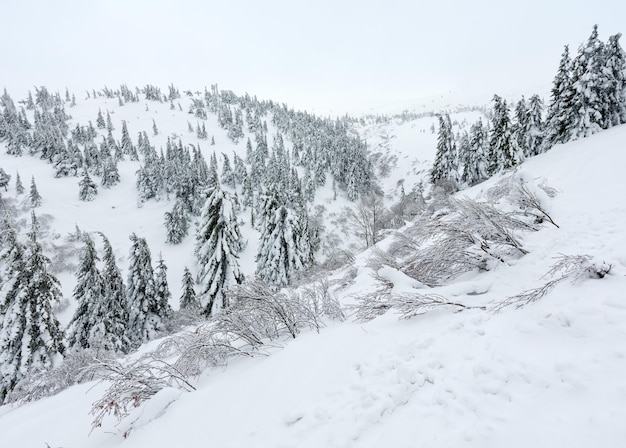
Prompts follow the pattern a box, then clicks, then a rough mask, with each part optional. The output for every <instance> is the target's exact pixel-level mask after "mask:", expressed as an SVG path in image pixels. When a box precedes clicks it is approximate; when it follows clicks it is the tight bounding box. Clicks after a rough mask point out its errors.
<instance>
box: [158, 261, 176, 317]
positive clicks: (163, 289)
mask: <svg viewBox="0 0 626 448" xmlns="http://www.w3.org/2000/svg"><path fill="white" fill-rule="evenodd" d="M154 288H155V291H156V296H157V300H158V302H159V308H160V310H161V313H162V314H161V315H162V316H163V317H165V318H167V317H168V316H169V315H171V313H172V307H171V306H170V299H171V298H172V293H171V292H170V288H169V285H168V283H167V266H166V264H165V260H163V256H162V255H161V254H160V253H159V259H158V260H157V265H156V267H155V268H154Z"/></svg>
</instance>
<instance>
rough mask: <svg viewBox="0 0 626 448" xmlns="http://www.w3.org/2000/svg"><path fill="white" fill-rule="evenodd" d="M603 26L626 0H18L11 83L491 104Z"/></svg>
mask: <svg viewBox="0 0 626 448" xmlns="http://www.w3.org/2000/svg"><path fill="white" fill-rule="evenodd" d="M594 23H598V25H599V31H600V37H601V39H602V40H606V38H607V37H608V36H609V35H611V34H614V33H617V32H626V1H624V0H595V1H592V0H558V1H557V0H554V1H551V0H519V1H516V2H507V1H503V0H485V1H481V0H472V1H466V0H431V1H429V2H422V1H417V0H416V1H409V0H406V1H399V0H385V1H373V0H358V1H356V0H346V1H341V0H332V1H331V0H315V1H306V0H291V1H287V0H262V1H261V0H259V1H254V0H239V1H238V0H230V1H210V0H208V1H206V0H204V1H203V0H176V1H159V0H150V1H148V0H144V1H140V0H101V1H91V0H89V1H86V0H55V1H50V0H39V1H28V0H21V1H8V0H7V1H4V2H3V5H2V9H1V12H0V55H1V59H0V85H4V86H6V87H7V88H8V90H9V92H10V93H11V92H13V94H14V95H15V96H20V97H21V95H22V92H25V91H26V89H28V88H32V86H33V85H46V86H48V87H49V88H53V89H55V90H58V89H64V87H65V86H68V87H69V88H70V90H71V91H72V92H75V93H76V94H77V96H79V97H82V96H84V93H83V91H84V89H87V88H88V89H91V88H100V87H102V86H104V85H108V86H109V87H117V86H119V84H121V83H127V84H128V85H129V86H135V85H145V84H146V83H152V84H159V85H163V86H165V85H167V84H169V83H170V82H174V84H175V85H177V86H178V87H179V88H181V89H187V88H192V89H196V88H202V87H203V86H205V85H206V86H209V85H210V84H212V83H215V82H217V83H219V85H220V88H225V89H231V90H234V91H235V92H237V93H244V92H246V91H247V92H249V93H251V94H256V95H257V96H259V97H260V98H271V99H275V100H278V101H280V102H287V103H289V104H290V105H294V106H296V107H299V108H306V109H310V110H315V111H316V112H319V113H328V112H333V113H342V112H344V111H355V110H359V109H365V108H369V107H371V106H379V105H381V104H392V103H406V104H410V102H412V101H417V100H419V99H420V98H424V97H436V96H439V95H441V94H449V93H450V92H453V94H455V95H458V96H459V98H461V99H463V98H474V97H475V98H477V99H481V98H486V100H485V101H488V99H489V97H490V96H491V95H492V94H493V93H496V92H498V93H502V94H504V95H511V94H527V95H529V94H532V93H534V92H535V91H540V90H541V89H543V90H544V91H546V90H547V89H549V86H550V82H551V80H552V77H553V76H554V73H555V71H556V68H557V66H558V61H559V58H560V54H561V51H562V47H563V45H564V44H570V45H571V46H572V48H573V49H576V48H577V47H578V45H579V44H580V43H582V42H583V41H585V40H586V39H587V37H588V35H589V34H590V32H591V29H592V26H593V24H594ZM623 40H625V41H626V39H623ZM622 45H623V46H624V45H626V43H625V42H622Z"/></svg>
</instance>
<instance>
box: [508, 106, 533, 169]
mask: <svg viewBox="0 0 626 448" xmlns="http://www.w3.org/2000/svg"><path fill="white" fill-rule="evenodd" d="M529 115H530V112H529V110H528V106H527V104H526V100H525V99H524V97H522V99H521V100H519V101H518V102H517V104H516V105H515V114H514V121H513V125H512V126H511V134H512V135H511V150H512V152H513V154H514V158H515V159H516V160H518V161H519V162H521V161H523V160H525V159H526V158H528V157H530V156H531V153H530V148H529V146H528V139H529V134H530V116H529Z"/></svg>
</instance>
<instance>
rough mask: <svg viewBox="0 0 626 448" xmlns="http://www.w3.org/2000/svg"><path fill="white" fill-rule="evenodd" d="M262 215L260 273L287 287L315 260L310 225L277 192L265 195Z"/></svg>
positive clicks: (277, 284)
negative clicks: (298, 273) (309, 230)
mask: <svg viewBox="0 0 626 448" xmlns="http://www.w3.org/2000/svg"><path fill="white" fill-rule="evenodd" d="M262 217H263V219H262V222H261V241H260V244H259V250H258V253H257V257H256V262H257V269H256V273H257V275H258V276H259V277H260V278H261V279H262V280H263V281H265V282H267V283H269V284H272V285H276V286H285V285H287V284H288V283H289V282H290V281H291V279H292V277H293V275H294V274H295V272H296V271H299V270H301V269H303V268H304V267H306V266H307V265H308V264H309V263H310V261H311V259H312V251H311V246H310V242H309V235H308V232H307V231H306V228H307V225H306V223H305V222H303V221H302V218H303V216H302V215H298V214H297V213H296V212H295V211H294V210H291V209H289V208H287V207H286V206H285V205H282V204H281V203H280V202H279V199H278V196H277V195H276V194H275V193H274V194H268V195H266V196H265V198H264V202H263V211H262Z"/></svg>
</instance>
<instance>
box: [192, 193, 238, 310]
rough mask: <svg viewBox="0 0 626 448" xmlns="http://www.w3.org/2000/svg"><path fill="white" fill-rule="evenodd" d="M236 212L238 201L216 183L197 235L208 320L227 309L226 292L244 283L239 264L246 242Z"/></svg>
mask: <svg viewBox="0 0 626 448" xmlns="http://www.w3.org/2000/svg"><path fill="white" fill-rule="evenodd" d="M233 209H234V198H233V197H232V196H231V195H230V194H229V193H228V192H226V191H224V190H222V188H221V187H220V184H219V182H218V181H216V182H215V183H214V184H213V185H212V186H210V187H209V188H208V190H207V192H206V201H205V203H204V207H203V208H202V214H201V217H200V225H199V227H198V232H197V234H196V255H197V263H198V283H199V284H200V299H201V301H202V308H203V312H204V314H206V315H207V316H210V315H211V314H212V313H213V312H214V311H215V310H219V309H221V308H225V307H227V306H228V303H227V302H226V295H225V294H224V292H225V289H226V288H227V287H228V286H229V285H230V284H232V282H236V283H241V282H242V281H243V274H242V273H241V272H240V270H239V261H238V258H239V257H238V256H239V253H240V252H241V250H242V249H243V247H242V242H241V240H242V238H241V234H240V232H239V225H238V224H237V217H236V215H235V213H234V210H233Z"/></svg>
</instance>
